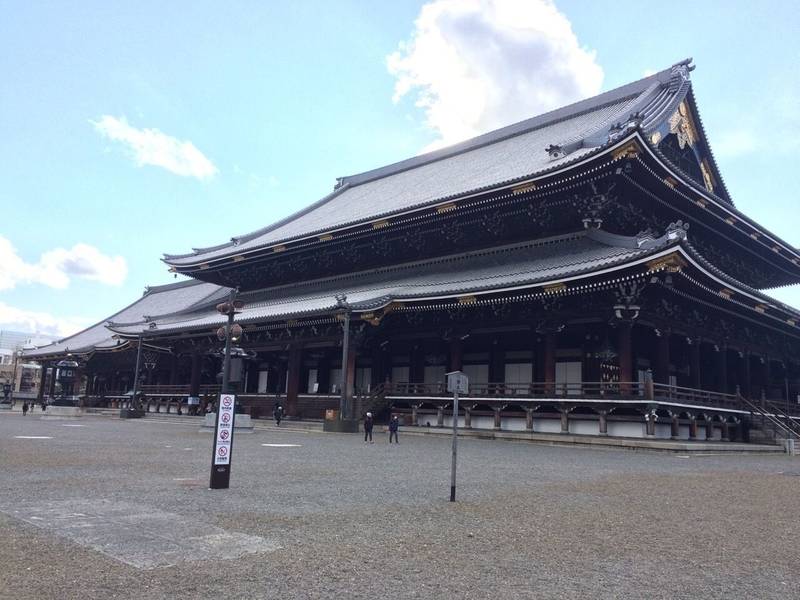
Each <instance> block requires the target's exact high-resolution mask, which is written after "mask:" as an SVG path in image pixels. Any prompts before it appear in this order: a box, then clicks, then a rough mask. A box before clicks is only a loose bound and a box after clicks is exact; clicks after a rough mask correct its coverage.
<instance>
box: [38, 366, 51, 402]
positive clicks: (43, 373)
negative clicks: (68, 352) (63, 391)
mask: <svg viewBox="0 0 800 600" xmlns="http://www.w3.org/2000/svg"><path fill="white" fill-rule="evenodd" d="M49 364H50V363H48V362H43V363H41V367H42V368H41V369H39V372H40V373H41V377H40V379H39V390H38V391H37V393H36V400H37V404H41V403H42V400H44V386H45V383H46V381H47V366H48V365H49Z"/></svg>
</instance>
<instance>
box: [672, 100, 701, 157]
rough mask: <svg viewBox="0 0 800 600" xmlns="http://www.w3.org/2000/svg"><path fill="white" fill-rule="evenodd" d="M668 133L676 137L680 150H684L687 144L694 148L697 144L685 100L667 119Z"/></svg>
mask: <svg viewBox="0 0 800 600" xmlns="http://www.w3.org/2000/svg"><path fill="white" fill-rule="evenodd" d="M669 131H670V133H674V134H675V135H676V136H678V145H679V146H680V147H681V149H683V148H685V147H686V145H687V144H688V145H690V146H694V145H695V144H696V143H697V139H698V137H699V136H698V135H697V129H696V128H695V126H694V121H693V120H692V115H691V113H690V112H689V107H688V106H686V101H685V100H684V101H682V102H681V103H680V105H679V106H678V110H677V111H675V114H673V115H672V116H671V117H670V118H669Z"/></svg>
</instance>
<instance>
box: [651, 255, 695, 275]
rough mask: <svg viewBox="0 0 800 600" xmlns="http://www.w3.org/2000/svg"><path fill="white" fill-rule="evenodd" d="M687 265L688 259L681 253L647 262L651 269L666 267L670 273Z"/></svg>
mask: <svg viewBox="0 0 800 600" xmlns="http://www.w3.org/2000/svg"><path fill="white" fill-rule="evenodd" d="M685 266H686V261H685V260H683V257H681V256H680V255H679V254H669V255H667V256H662V257H660V258H654V259H653V260H651V261H650V262H648V263H647V268H648V269H649V270H650V271H660V270H661V269H666V270H667V271H669V272H670V273H677V272H678V271H680V270H681V269H682V268H683V267H685Z"/></svg>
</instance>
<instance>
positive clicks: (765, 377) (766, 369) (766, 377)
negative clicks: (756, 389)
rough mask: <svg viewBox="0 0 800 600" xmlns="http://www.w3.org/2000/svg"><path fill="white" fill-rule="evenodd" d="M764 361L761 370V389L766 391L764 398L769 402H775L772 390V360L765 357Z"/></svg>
mask: <svg viewBox="0 0 800 600" xmlns="http://www.w3.org/2000/svg"><path fill="white" fill-rule="evenodd" d="M762 360H763V361H764V365H763V368H762V370H761V373H762V381H761V387H762V389H763V390H764V392H763V393H764V397H765V398H766V399H767V400H774V398H772V390H771V389H770V388H771V386H772V360H771V359H770V357H769V356H765V357H764V358H763V359H762Z"/></svg>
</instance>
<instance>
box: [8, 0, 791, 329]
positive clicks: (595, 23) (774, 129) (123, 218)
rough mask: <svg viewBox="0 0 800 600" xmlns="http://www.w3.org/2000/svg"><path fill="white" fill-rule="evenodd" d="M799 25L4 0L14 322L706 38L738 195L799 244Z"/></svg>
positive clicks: (537, 9) (101, 299) (783, 15)
mask: <svg viewBox="0 0 800 600" xmlns="http://www.w3.org/2000/svg"><path fill="white" fill-rule="evenodd" d="M798 30H800V16H799V15H798V11H796V8H795V7H794V5H793V3H792V2H789V1H786V2H777V1H776V2H772V3H770V5H769V10H768V11H767V10H764V9H763V8H761V7H759V5H757V4H754V3H750V2H730V1H727V2H712V1H709V2H703V3H694V2H681V1H673V2H670V3H661V2H652V3H650V2H641V3H629V4H628V5H626V6H625V8H624V10H623V9H621V8H620V5H619V3H616V2H610V1H605V0H603V1H598V2H592V3H587V2H581V1H579V0H575V1H567V0H560V1H558V2H556V3H555V4H553V3H550V2H544V1H536V0H530V1H527V2H515V1H511V0H505V1H504V0H494V1H490V0H453V1H451V0H439V1H434V2H428V3H424V2H412V1H407V2H386V3H373V4H365V3H363V2H357V1H353V2H348V1H345V0H340V1H338V2H336V3H330V2H310V1H309V2H297V3H262V2H238V3H233V4H225V5H223V4H220V3H218V2H210V1H208V2H203V1H199V2H194V3H192V5H191V10H188V8H187V5H186V4H184V3H163V2H148V1H142V2H137V3H133V4H129V5H127V6H121V7H120V6H114V7H112V6H110V5H109V4H108V3H103V2H82V3H79V4H77V5H68V4H65V3H18V2H12V1H11V0H0V72H2V73H3V76H4V84H3V87H2V91H0V132H1V133H2V138H0V139H2V141H1V142H0V207H1V208H2V213H1V214H2V217H1V218H0V328H9V329H17V330H29V331H33V330H39V331H42V332H45V333H52V332H57V333H59V334H63V335H66V334H68V333H71V332H74V331H76V330H77V329H80V328H82V327H85V326H86V325H88V324H90V323H92V322H95V321H98V320H100V319H102V318H105V317H107V316H108V315H110V314H112V313H113V312H115V311H117V310H119V309H120V308H122V307H124V306H126V305H127V304H129V303H130V302H131V301H132V300H134V299H135V298H136V297H137V296H139V295H140V294H141V293H142V290H143V288H144V286H145V285H156V284H161V283H169V282H171V281H174V280H173V279H172V276H171V275H170V274H169V273H168V272H167V270H166V268H165V266H164V265H163V263H161V262H160V260H159V259H160V257H161V255H162V253H163V252H168V253H181V252H186V251H188V250H189V249H190V248H192V247H198V246H199V247H206V246H212V245H214V244H218V243H221V242H225V241H227V240H228V239H230V237H231V236H234V235H240V234H243V233H247V232H249V231H253V230H255V229H258V228H259V227H263V226H265V225H268V224H270V223H272V222H274V221H276V220H278V219H280V218H282V217H285V216H286V215H288V214H290V213H293V212H295V211H297V210H299V209H301V208H303V207H304V206H306V205H308V204H310V203H312V202H314V201H316V200H317V199H319V198H321V197H322V196H324V195H326V194H327V193H329V192H330V191H331V190H332V189H333V185H334V183H335V179H336V177H341V176H344V175H351V174H353V173H357V172H361V171H366V170H368V169H371V168H375V167H379V166H381V165H384V164H388V163H392V162H396V161H398V160H402V159H404V158H408V157H409V156H414V155H416V154H419V153H420V152H423V151H425V150H430V149H433V148H438V147H441V146H443V145H447V144H450V143H455V142H458V141H461V140H463V139H466V138H468V137H471V136H474V135H477V134H480V133H483V132H485V131H488V130H491V129H494V128H497V127H501V126H503V125H507V124H510V123H513V122H515V121H519V120H522V119H525V118H528V117H531V116H533V115H535V114H538V113H541V112H544V111H546V110H550V109H553V108H556V107H558V106H561V105H563V104H566V103H569V102H573V101H576V100H579V99H581V98H584V97H587V96H591V95H594V94H596V93H599V92H601V91H604V90H608V89H611V88H614V87H616V86H619V85H622V84H624V83H627V82H629V81H632V80H634V79H638V78H640V77H642V76H644V75H646V74H650V73H651V72H654V71H657V70H660V69H663V68H666V67H668V66H669V65H671V64H673V63H675V62H677V61H679V60H681V59H683V58H686V57H689V56H691V57H693V58H694V62H695V64H696V65H697V69H696V70H695V71H694V72H693V73H692V81H693V86H694V91H695V96H696V98H697V100H698V104H699V108H700V113H701V116H702V119H703V124H704V127H705V129H706V132H707V134H708V136H709V139H710V143H711V146H712V149H713V150H714V153H715V156H716V158H717V161H718V163H719V166H720V169H721V171H722V175H723V177H724V178H725V182H726V184H727V187H728V190H729V191H730V193H731V195H732V197H733V200H734V202H735V203H736V205H737V207H738V208H739V209H740V210H742V211H743V212H745V213H746V214H747V215H749V216H750V217H752V218H754V219H755V220H756V221H758V222H759V223H761V224H762V225H764V226H765V227H766V228H768V229H769V230H771V231H772V232H774V233H776V234H777V235H779V236H780V237H782V238H783V239H785V240H786V241H787V242H789V243H791V244H793V245H794V246H798V245H800V233H799V232H798V228H797V224H798V219H797V208H796V207H797V191H796V190H798V189H800V185H798V184H800V169H797V158H796V157H797V156H798V151H800V115H799V114H798V112H797V110H796V107H797V106H798V105H800V76H798V74H797V68H796V65H797V64H800V41H798V38H797V35H796V32H797V31H798ZM795 287H796V286H795ZM772 294H773V295H774V296H776V297H777V298H779V299H781V300H783V301H785V302H788V303H790V304H792V305H794V306H796V307H798V306H800V290H798V289H795V288H786V289H783V290H776V291H773V292H772Z"/></svg>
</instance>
